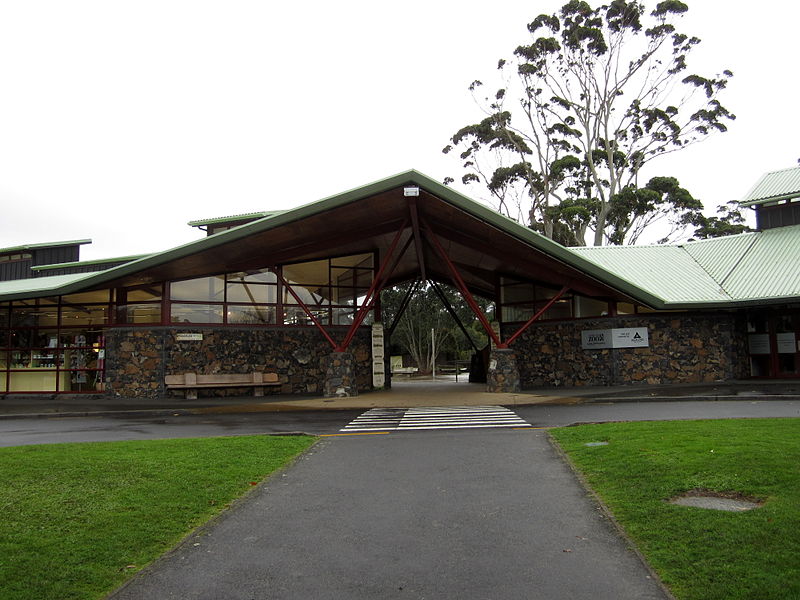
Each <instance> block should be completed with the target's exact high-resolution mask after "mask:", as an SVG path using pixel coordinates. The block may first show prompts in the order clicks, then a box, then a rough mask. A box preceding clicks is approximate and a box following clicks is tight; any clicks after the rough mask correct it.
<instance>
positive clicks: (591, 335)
mask: <svg viewBox="0 0 800 600" xmlns="http://www.w3.org/2000/svg"><path fill="white" fill-rule="evenodd" d="M649 345H650V339H649V338H648V336H647V327H618V328H614V329H590V330H587V331H581V347H582V348H583V349H584V350H594V349H596V348H647V347H648V346H649Z"/></svg>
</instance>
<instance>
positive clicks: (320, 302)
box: [283, 285, 331, 307]
mask: <svg viewBox="0 0 800 600" xmlns="http://www.w3.org/2000/svg"><path fill="white" fill-rule="evenodd" d="M292 291H294V293H295V294H297V297H298V298H300V300H301V301H302V303H303V304H305V305H307V306H309V307H312V306H327V305H328V304H330V293H331V292H330V288H328V287H327V286H314V287H310V286H302V285H293V286H292ZM283 303H284V304H299V303H298V302H297V300H295V297H294V295H293V294H291V293H290V292H289V290H287V289H286V288H284V290H283Z"/></svg>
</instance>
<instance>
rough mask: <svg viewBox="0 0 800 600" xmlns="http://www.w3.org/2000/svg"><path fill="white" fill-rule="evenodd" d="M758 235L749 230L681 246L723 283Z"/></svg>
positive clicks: (715, 278) (716, 279)
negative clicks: (748, 231)
mask: <svg viewBox="0 0 800 600" xmlns="http://www.w3.org/2000/svg"><path fill="white" fill-rule="evenodd" d="M759 235H761V234H760V233H753V232H751V233H741V234H739V235H729V236H726V237H720V238H713V239H710V240H701V241H698V242H687V243H686V244H683V248H684V249H685V250H686V252H688V253H689V255H690V256H691V257H692V258H694V259H695V260H696V261H697V262H698V264H699V265H700V266H701V267H702V268H703V269H704V270H705V271H706V272H707V273H708V274H709V275H711V277H713V278H714V280H715V281H717V282H719V283H723V282H724V280H725V278H726V277H727V276H728V275H729V274H730V272H731V271H732V270H733V268H734V267H735V266H736V265H737V263H738V262H739V261H740V260H741V258H742V256H743V255H744V254H745V252H747V250H748V249H749V248H750V246H752V245H753V243H754V242H755V240H756V239H757V238H758V236H759Z"/></svg>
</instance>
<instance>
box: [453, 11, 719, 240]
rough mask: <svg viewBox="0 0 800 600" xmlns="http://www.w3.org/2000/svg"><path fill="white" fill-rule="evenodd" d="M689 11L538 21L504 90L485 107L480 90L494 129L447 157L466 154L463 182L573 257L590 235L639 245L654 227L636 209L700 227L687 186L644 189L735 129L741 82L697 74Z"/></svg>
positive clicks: (507, 65)
mask: <svg viewBox="0 0 800 600" xmlns="http://www.w3.org/2000/svg"><path fill="white" fill-rule="evenodd" d="M687 10H688V7H687V5H686V4H684V3H683V2H680V1H678V0H665V1H663V2H659V3H658V4H657V5H656V7H655V9H653V10H652V11H650V12H649V13H648V12H647V10H646V9H645V6H644V4H643V3H642V2H635V1H634V2H626V1H625V0H613V1H612V2H610V3H608V4H603V5H601V6H598V7H596V8H592V7H591V6H590V5H589V4H588V3H587V2H583V1H579V0H571V1H570V2H568V3H567V4H565V5H564V6H563V7H562V8H561V10H560V11H559V12H557V13H555V14H552V15H545V14H543V15H539V16H538V17H536V18H535V19H534V20H533V21H532V22H531V23H530V24H529V25H528V31H529V33H530V39H529V41H528V43H527V44H523V45H521V46H519V47H517V49H516V50H515V51H514V58H513V60H511V61H507V60H500V62H499V63H498V69H499V70H500V72H501V74H502V77H503V80H504V85H503V86H502V87H500V88H499V89H498V90H497V91H496V92H495V93H494V94H492V95H490V96H485V97H482V96H481V94H480V93H481V90H482V89H483V86H482V83H481V82H480V81H475V82H473V83H472V85H471V86H470V90H471V91H472V92H473V95H475V97H476V100H477V101H478V103H479V104H480V105H481V107H482V108H483V109H484V112H485V113H486V117H485V118H484V119H483V120H481V121H480V122H479V123H475V124H472V125H467V126H466V127H463V128H461V129H459V130H458V131H457V132H456V133H455V134H454V135H453V136H452V138H451V139H450V144H449V145H448V146H446V147H445V148H444V152H445V153H449V152H452V151H456V150H457V151H458V152H459V155H460V158H461V159H462V161H463V168H464V170H465V173H464V175H463V176H462V178H461V179H462V182H463V183H465V184H470V183H478V184H483V185H485V186H486V188H487V189H488V191H489V192H490V193H491V195H492V197H493V199H494V201H495V203H496V205H497V207H498V209H499V210H500V211H502V212H504V213H505V214H507V215H509V216H511V217H512V218H517V219H519V220H522V221H526V222H527V223H528V224H529V225H531V226H532V227H534V228H535V229H537V230H539V231H541V232H542V233H543V234H544V235H546V236H548V237H551V238H556V239H560V240H564V241H569V242H570V243H571V245H583V244H585V243H586V236H587V233H588V232H589V231H593V235H591V241H592V243H593V244H594V245H601V244H603V243H616V244H619V243H623V242H632V241H635V239H638V237H639V235H641V231H642V228H643V227H646V226H647V225H649V224H651V223H652V222H653V217H652V216H650V215H647V214H645V213H637V212H635V210H633V209H634V208H638V209H641V208H642V207H643V206H646V205H648V203H650V204H651V205H653V206H657V208H655V209H654V210H655V211H656V212H658V213H659V215H660V217H661V218H664V217H667V218H669V217H671V216H672V213H673V212H674V211H673V210H672V209H673V208H674V209H676V210H677V211H678V213H679V214H677V215H675V216H674V218H672V223H671V225H672V226H673V227H676V226H681V225H686V224H687V223H690V222H691V221H692V219H693V212H692V211H696V210H698V209H697V208H696V201H693V202H691V203H689V204H687V203H686V201H687V200H688V198H689V197H691V196H690V195H689V194H688V192H686V193H683V192H685V190H683V192H681V193H677V192H676V189H675V188H677V187H678V186H677V182H675V184H674V185H672V184H671V183H670V184H669V186H668V187H670V186H671V187H672V188H673V193H669V191H666V190H664V189H662V188H663V187H664V185H665V182H668V181H670V182H671V181H674V180H673V179H671V178H657V180H655V181H654V180H650V182H649V183H648V184H647V185H643V186H640V182H639V176H640V173H641V171H642V169H643V168H644V167H645V166H646V165H648V164H649V163H650V162H651V161H653V160H654V159H655V158H657V157H659V156H664V155H665V154H668V153H670V152H675V151H677V150H681V149H683V148H686V147H688V146H690V145H692V144H694V143H696V142H698V141H700V140H702V139H704V138H705V137H706V136H707V135H709V134H711V133H713V132H724V131H726V130H727V126H726V122H727V121H728V120H731V119H734V118H735V116H734V115H733V114H731V113H730V112H729V111H728V110H727V109H726V108H725V107H724V106H723V105H722V104H721V103H720V102H719V99H718V96H719V94H720V92H722V91H723V90H724V89H725V86H726V84H727V82H728V79H729V78H730V77H731V76H732V73H731V72H730V71H728V70H725V71H723V72H722V74H721V75H719V76H716V77H704V76H701V75H695V74H689V73H688V71H687V69H688V63H687V59H688V56H689V54H690V53H691V51H692V50H693V49H694V48H695V47H696V46H697V45H698V44H699V43H700V40H699V39H698V38H697V37H694V36H689V35H686V34H684V33H680V32H679V31H678V29H677V27H676V25H675V23H676V22H677V20H678V19H679V18H680V17H681V16H682V15H683V14H684V13H685V12H686V11H687ZM452 181H453V180H452V179H451V178H448V179H446V180H445V182H446V183H450V182H452ZM660 190H661V191H660ZM659 193H660V201H658V202H657V201H656V198H655V194H659ZM687 196H688V197H687ZM673 201H674V202H675V203H674V205H672V207H670V204H671V203H672V202H673ZM653 203H655V204H653ZM690 204H691V205H692V206H690ZM625 206H629V207H632V212H631V213H629V215H628V216H625V215H624V214H621V213H620V210H621V209H622V207H625Z"/></svg>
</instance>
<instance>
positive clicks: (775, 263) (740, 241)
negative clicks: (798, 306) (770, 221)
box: [572, 225, 800, 308]
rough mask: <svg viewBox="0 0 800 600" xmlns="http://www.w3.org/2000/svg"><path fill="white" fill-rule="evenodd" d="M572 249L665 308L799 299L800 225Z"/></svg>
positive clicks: (749, 303)
mask: <svg viewBox="0 0 800 600" xmlns="http://www.w3.org/2000/svg"><path fill="white" fill-rule="evenodd" d="M572 250H573V252H575V253H577V254H580V255H582V256H585V257H586V258H588V259H589V260H591V261H592V262H594V263H595V264H597V265H599V266H602V267H603V268H605V269H608V270H609V271H611V272H613V273H616V274H617V275H619V276H621V277H625V278H627V279H628V280H629V281H630V282H631V283H632V284H633V285H636V286H638V287H641V288H642V289H644V290H647V291H649V292H650V293H652V294H654V295H656V296H658V297H659V299H660V300H661V301H662V302H663V305H664V307H666V308H669V307H676V308H677V307H688V306H691V305H693V304H694V305H696V306H724V305H725V304H728V305H736V304H745V305H751V304H758V303H765V302H778V301H787V300H792V299H794V300H800V267H798V265H800V225H794V226H791V227H777V228H774V229H768V230H766V231H758V232H752V233H742V234H739V235H733V236H728V237H722V238H716V239H710V240H702V241H698V242H687V243H685V244H681V245H669V246H610V247H609V246H604V247H593V248H573V249H572Z"/></svg>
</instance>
